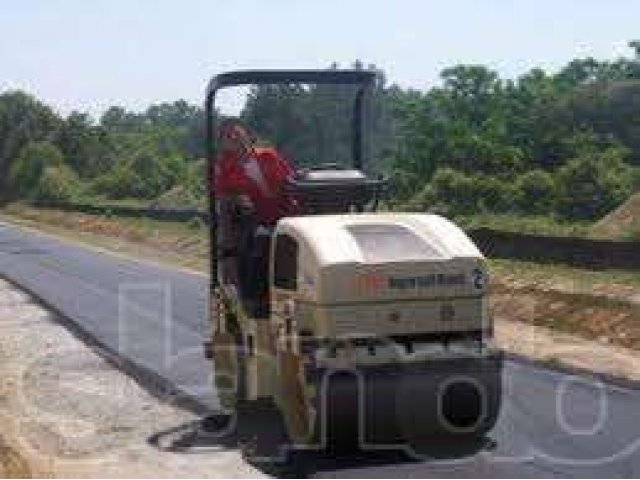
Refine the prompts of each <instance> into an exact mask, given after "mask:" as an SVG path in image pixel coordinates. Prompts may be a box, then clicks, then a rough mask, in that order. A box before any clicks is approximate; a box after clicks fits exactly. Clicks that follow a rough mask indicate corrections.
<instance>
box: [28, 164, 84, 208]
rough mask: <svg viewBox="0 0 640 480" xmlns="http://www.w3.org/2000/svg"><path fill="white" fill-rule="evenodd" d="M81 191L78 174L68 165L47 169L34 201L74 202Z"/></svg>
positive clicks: (34, 195) (37, 188) (34, 194)
mask: <svg viewBox="0 0 640 480" xmlns="http://www.w3.org/2000/svg"><path fill="white" fill-rule="evenodd" d="M78 190H79V180H78V176H77V175H76V173H75V172H74V171H73V170H72V169H71V168H70V167H68V166H66V165H58V166H55V167H54V166H49V167H45V169H44V172H43V173H42V176H41V178H40V182H39V183H38V186H37V187H36V188H35V191H34V192H33V199H34V200H37V201H39V202H51V203H55V202H65V201H69V200H73V199H74V198H75V197H76V195H77V193H78Z"/></svg>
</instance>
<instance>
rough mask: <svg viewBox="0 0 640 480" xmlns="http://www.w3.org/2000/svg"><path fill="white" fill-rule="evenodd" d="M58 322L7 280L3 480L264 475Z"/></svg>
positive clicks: (2, 327)
mask: <svg viewBox="0 0 640 480" xmlns="http://www.w3.org/2000/svg"><path fill="white" fill-rule="evenodd" d="M53 320H54V319H53V318H52V317H51V316H50V314H49V313H48V312H47V311H46V310H44V309H43V308H42V307H40V306H39V305H37V304H35V303H34V302H33V301H32V300H31V298H30V297H29V296H28V295H25V294H23V293H22V292H19V291H17V290H16V289H15V288H13V287H12V286H10V285H9V284H8V283H6V282H4V281H1V280H0V432H2V433H1V437H0V477H29V476H36V477H96V476H99V477H227V478H228V477H256V476H261V475H262V474H261V472H259V471H258V470H255V469H254V468H253V467H251V466H250V465H248V464H247V463H246V462H245V461H244V460H243V458H242V456H241V454H240V452H239V451H238V450H237V449H236V448H233V447H225V446H223V445H221V444H220V442H219V441H217V440H213V439H210V438H209V439H208V438H206V437H205V436H204V434H198V431H197V429H196V427H195V425H197V422H196V420H197V419H196V417H195V415H193V414H191V413H189V412H186V411H184V410H182V409H180V408H177V407H175V406H172V405H170V404H168V403H165V402H163V401H162V400H160V399H159V398H156V397H155V396H153V395H151V394H150V393H149V392H147V391H146V390H144V389H143V388H141V387H140V386H139V385H138V384H137V383H136V382H135V381H134V380H133V379H131V378H130V377H128V376H127V375H125V374H123V373H122V372H120V371H118V370H117V369H116V368H114V367H113V366H112V365H110V364H109V363H108V362H106V361H105V360H104V359H103V358H102V357H100V356H99V355H98V354H97V353H96V352H94V351H92V350H91V349H90V348H88V347H87V346H85V345H84V344H83V343H82V342H81V341H80V340H78V339H77V338H76V337H74V336H73V335H72V334H70V333H69V332H68V331H67V330H66V329H65V328H64V327H62V326H61V325H59V324H57V323H56V322H55V321H53ZM173 429H176V432H172V433H168V432H170V431H171V430H173ZM156 436H157V437H156ZM156 439H157V445H156V444H154V440H156ZM176 450H181V451H182V452H181V453H179V452H177V451H176ZM185 452H187V453H185Z"/></svg>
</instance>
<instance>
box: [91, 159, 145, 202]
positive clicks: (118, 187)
mask: <svg viewBox="0 0 640 480" xmlns="http://www.w3.org/2000/svg"><path fill="white" fill-rule="evenodd" d="M142 187H143V185H142V180H141V179H140V177H138V176H137V175H136V174H135V173H134V172H133V171H132V170H131V169H130V168H128V167H127V166H126V165H125V164H123V163H122V162H119V163H118V164H117V165H116V167H115V168H114V169H113V170H111V171H109V172H107V173H105V174H103V175H100V176H99V177H97V178H96V179H95V180H94V181H93V182H92V183H91V186H90V188H89V190H90V191H91V193H94V194H98V195H104V196H105V197H107V198H109V199H112V200H119V199H123V198H130V197H138V196H139V193H140V189H141V188H142Z"/></svg>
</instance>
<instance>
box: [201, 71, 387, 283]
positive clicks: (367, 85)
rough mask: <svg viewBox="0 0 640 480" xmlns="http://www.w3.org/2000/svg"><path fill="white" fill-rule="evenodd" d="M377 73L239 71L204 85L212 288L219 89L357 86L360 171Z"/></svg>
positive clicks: (355, 145) (355, 138)
mask: <svg viewBox="0 0 640 480" xmlns="http://www.w3.org/2000/svg"><path fill="white" fill-rule="evenodd" d="M376 78H377V74H376V73H375V72H371V71H366V70H329V69H328V70H241V71H234V72H226V73H221V74H219V75H216V76H215V77H213V78H212V79H211V81H210V82H209V85H208V86H207V92H206V99H205V114H206V137H205V138H206V139H205V142H206V155H207V162H206V163H207V183H208V192H209V195H208V196H207V197H208V202H209V208H208V209H209V226H210V237H209V238H210V261H211V272H210V273H211V281H210V285H211V288H212V290H213V289H214V288H215V287H217V285H218V251H217V250H218V241H217V228H216V223H217V222H216V215H215V199H216V192H215V188H214V178H213V175H214V173H213V168H212V167H213V162H214V161H215V158H216V153H217V145H216V137H217V136H216V115H215V100H216V94H217V93H218V91H219V90H220V89H222V88H226V87H237V86H243V85H277V84H280V85H282V84H285V85H286V84H300V83H302V84H313V85H355V86H358V89H357V91H356V96H355V100H354V105H353V121H352V125H351V128H352V131H353V135H352V150H351V152H352V159H353V167H354V168H356V169H358V170H362V167H363V163H364V162H363V157H364V146H365V138H364V108H365V97H366V96H367V95H368V93H369V92H370V90H371V89H372V88H373V86H374V85H375V82H376Z"/></svg>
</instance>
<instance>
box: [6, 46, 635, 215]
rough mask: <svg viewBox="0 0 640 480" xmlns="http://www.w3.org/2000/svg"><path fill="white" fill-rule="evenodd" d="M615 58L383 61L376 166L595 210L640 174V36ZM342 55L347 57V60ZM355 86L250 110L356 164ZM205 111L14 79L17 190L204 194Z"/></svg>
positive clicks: (281, 138) (527, 207) (464, 189)
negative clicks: (29, 87)
mask: <svg viewBox="0 0 640 480" xmlns="http://www.w3.org/2000/svg"><path fill="white" fill-rule="evenodd" d="M630 49H631V50H630V51H631V53H630V55H629V56H628V57H624V58H618V59H615V60H596V59H593V58H586V59H575V60H572V61H571V62H569V63H568V64H567V65H565V66H564V67H563V68H561V69H560V70H559V71H557V72H554V73H549V72H545V71H544V70H542V69H538V68H536V69H532V70H530V71H529V72H526V73H525V74H523V75H521V76H519V77H518V78H515V79H503V78H501V77H500V76H499V75H498V73H497V72H495V71H492V70H491V69H489V68H487V67H485V66H482V65H458V66H454V67H451V68H447V69H445V70H443V71H442V73H441V83H440V84H439V85H438V86H434V87H432V88H430V89H428V90H424V91H420V90H413V89H404V88H400V87H398V86H396V85H388V84H387V82H386V79H385V76H384V73H383V72H382V71H380V70H379V69H378V68H377V67H376V66H375V65H366V66H365V65H364V64H362V63H361V62H356V64H354V65H353V67H354V68H360V69H362V68H366V69H373V70H375V71H376V72H377V73H378V83H377V84H376V86H375V89H374V92H373V96H372V101H371V102H370V105H369V109H368V111H367V113H368V115H367V117H366V118H367V122H368V124H367V130H368V131H369V133H370V138H371V139H372V142H371V146H370V149H369V151H368V154H369V155H368V156H369V157H370V159H371V162H370V163H371V165H370V166H371V168H372V170H373V171H375V172H377V173H382V174H385V175H386V176H388V177H389V178H390V185H391V189H390V190H391V192H390V193H391V195H390V200H389V202H390V205H391V206H392V207H394V208H410V209H413V210H427V209H436V210H438V211H441V212H443V213H446V214H449V215H457V214H475V213H480V212H497V213H513V214H517V215H548V216H555V217H559V218H566V219H578V220H588V219H595V218H598V217H600V216H602V215H603V214H605V213H606V212H608V211H609V210H611V209H612V208H615V207H616V206H617V205H618V204H619V203H621V202H622V201H623V200H624V199H626V198H627V197H628V196H629V195H630V194H631V192H632V191H633V190H634V189H635V188H638V186H639V185H640V174H639V173H638V172H639V170H640V42H630ZM330 68H338V66H337V65H332V66H331V67H330ZM353 95H354V91H353V90H352V88H351V87H348V86H345V87H339V88H336V87H334V86H331V87H329V86H322V85H319V86H304V85H281V86H260V87H254V88H253V89H252V90H251V92H250V94H249V96H248V98H247V101H246V104H245V106H244V108H243V110H242V112H241V114H240V117H241V118H242V119H243V120H245V121H246V122H247V123H248V124H249V125H251V126H252V127H253V128H254V129H255V130H256V131H257V133H258V135H259V139H260V141H264V142H267V143H270V144H273V145H275V146H276V147H277V148H278V149H280V150H281V151H282V152H283V154H284V155H285V156H288V157H289V158H291V159H292V160H293V161H294V162H295V163H297V164H299V165H310V164H318V163H342V164H346V163H347V162H348V161H349V157H350V141H351V139H350V131H351V130H350V121H351V110H350V106H351V102H352V100H353ZM203 135H204V113H203V110H202V108H201V107H199V106H195V105H190V104H188V103H187V102H185V101H183V100H180V101H176V102H173V103H162V104H158V105H152V106H150V107H149V108H147V109H146V110H145V111H144V112H132V111H129V110H127V109H125V108H123V107H119V106H114V107H111V108H109V109H108V110H106V111H105V112H104V114H103V115H102V116H101V117H100V118H99V119H98V120H95V121H94V120H93V119H91V117H89V115H87V114H85V113H81V112H73V113H71V114H70V115H68V116H66V117H63V116H60V115H58V114H56V113H55V112H54V111H53V110H52V109H51V108H50V107H48V106H47V105H45V104H43V103H42V102H40V101H38V100H37V99H35V98H34V97H32V96H30V95H28V94H26V93H23V92H16V91H13V92H5V93H3V94H1V95H0V194H1V196H2V198H3V200H5V201H6V200H14V199H32V200H45V201H46V200H68V199H74V198H80V197H82V198H106V199H138V200H151V201H153V200H154V199H158V198H162V197H166V196H171V197H172V199H173V200H172V201H174V202H182V203H189V204H202V203H203V201H204V198H205V195H206V193H205V176H206V175H205V167H204V165H205V162H204V160H203V156H204V152H203Z"/></svg>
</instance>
